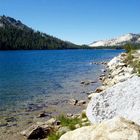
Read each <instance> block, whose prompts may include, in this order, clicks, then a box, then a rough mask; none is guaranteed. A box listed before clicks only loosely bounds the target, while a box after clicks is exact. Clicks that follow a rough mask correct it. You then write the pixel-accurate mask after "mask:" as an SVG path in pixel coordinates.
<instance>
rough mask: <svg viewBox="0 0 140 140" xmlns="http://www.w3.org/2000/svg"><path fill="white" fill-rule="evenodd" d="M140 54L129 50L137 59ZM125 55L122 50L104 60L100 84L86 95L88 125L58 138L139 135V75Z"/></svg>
mask: <svg viewBox="0 0 140 140" xmlns="http://www.w3.org/2000/svg"><path fill="white" fill-rule="evenodd" d="M139 54H140V51H137V52H135V53H133V54H132V55H133V57H134V60H136V61H137V60H138V61H139V60H140V57H139ZM127 56H128V54H126V53H121V54H120V55H119V56H117V57H114V58H113V59H112V60H111V61H110V62H109V63H108V64H107V71H108V72H107V73H106V75H104V76H102V77H101V80H102V86H101V87H99V88H97V89H96V91H95V92H93V93H91V94H90V95H89V96H88V98H89V99H90V101H89V103H88V105H87V109H86V115H87V118H88V120H89V121H90V122H91V125H89V126H87V127H81V128H79V129H76V130H74V131H70V132H67V133H66V134H64V135H62V136H61V137H60V140H81V139H80V137H84V138H85V139H86V140H89V139H90V138H91V137H92V138H93V139H111V140H113V139H115V140H116V139H117V140H120V139H131V140H134V139H135V140H139V139H140V137H139V135H140V134H139V132H140V126H139V125H140V117H139V115H140V114H139V110H140V107H139V104H140V77H138V74H137V73H136V72H135V71H134V68H133V67H132V66H131V65H129V64H127V63H126V62H127V61H126V60H127ZM80 134H81V135H80ZM99 136H100V138H99ZM69 137H71V138H69Z"/></svg>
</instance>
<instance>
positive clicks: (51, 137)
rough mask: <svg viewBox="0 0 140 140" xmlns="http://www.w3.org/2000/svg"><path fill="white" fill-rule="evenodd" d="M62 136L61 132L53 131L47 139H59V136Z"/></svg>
mask: <svg viewBox="0 0 140 140" xmlns="http://www.w3.org/2000/svg"><path fill="white" fill-rule="evenodd" d="M61 136H62V134H59V133H53V134H51V135H50V136H49V137H48V140H59V138H60V137H61Z"/></svg>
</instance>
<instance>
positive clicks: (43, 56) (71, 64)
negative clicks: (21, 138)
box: [0, 50, 123, 139]
mask: <svg viewBox="0 0 140 140" xmlns="http://www.w3.org/2000/svg"><path fill="white" fill-rule="evenodd" d="M121 52H123V50H48V51H44V50H43V51H0V130H1V133H3V134H5V135H9V136H10V135H14V134H15V131H17V130H16V129H18V130H22V129H24V128H26V127H27V126H29V125H30V124H32V123H33V122H36V121H39V119H38V118H37V117H36V116H37V114H38V112H40V111H42V110H45V111H46V112H47V114H48V116H47V117H46V118H43V119H42V120H41V121H44V120H47V118H49V117H51V116H53V115H57V114H61V113H78V112H79V111H80V110H81V109H83V107H73V106H70V105H69V104H68V100H69V99H72V98H74V99H85V98H86V97H87V92H89V91H92V90H95V88H96V87H97V86H99V85H100V83H99V81H98V78H99V76H100V75H101V74H102V69H104V66H103V65H95V64H92V62H107V61H109V60H110V59H112V58H113V57H114V56H117V55H118V54H119V53H121ZM85 80H91V81H97V83H91V84H89V85H81V81H85ZM13 130H14V131H13ZM7 132H8V133H7ZM0 137H1V136H0ZM13 139H14V138H13Z"/></svg>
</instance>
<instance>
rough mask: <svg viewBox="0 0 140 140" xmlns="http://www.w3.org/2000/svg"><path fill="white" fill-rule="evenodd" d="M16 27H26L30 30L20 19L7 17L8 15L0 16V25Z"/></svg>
mask: <svg viewBox="0 0 140 140" xmlns="http://www.w3.org/2000/svg"><path fill="white" fill-rule="evenodd" d="M7 26H8V27H16V28H18V29H22V30H23V29H26V30H32V29H31V28H29V27H28V26H26V25H25V24H23V23H22V22H21V21H20V20H16V19H14V18H11V17H8V16H5V15H3V16H0V27H7Z"/></svg>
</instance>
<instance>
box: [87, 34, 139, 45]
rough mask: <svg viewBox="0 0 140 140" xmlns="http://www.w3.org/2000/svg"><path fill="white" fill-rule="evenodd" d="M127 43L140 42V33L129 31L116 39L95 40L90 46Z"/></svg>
mask: <svg viewBox="0 0 140 140" xmlns="http://www.w3.org/2000/svg"><path fill="white" fill-rule="evenodd" d="M127 43H132V44H140V34H134V33H128V34H125V35H122V36H120V37H117V38H114V39H109V40H100V41H94V42H93V43H91V44H90V45H89V46H90V47H101V46H103V47H106V46H108V47H109V46H122V45H125V44H127Z"/></svg>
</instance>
